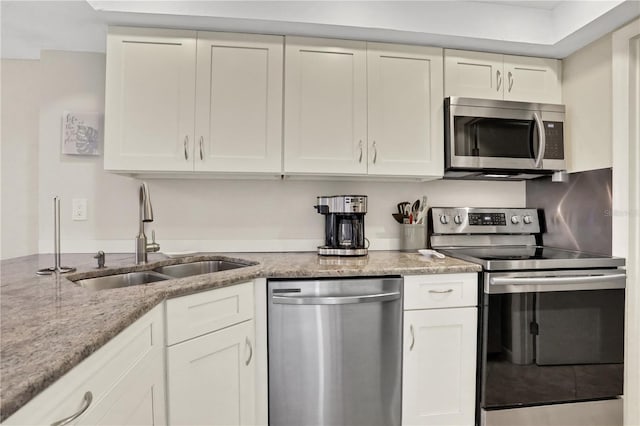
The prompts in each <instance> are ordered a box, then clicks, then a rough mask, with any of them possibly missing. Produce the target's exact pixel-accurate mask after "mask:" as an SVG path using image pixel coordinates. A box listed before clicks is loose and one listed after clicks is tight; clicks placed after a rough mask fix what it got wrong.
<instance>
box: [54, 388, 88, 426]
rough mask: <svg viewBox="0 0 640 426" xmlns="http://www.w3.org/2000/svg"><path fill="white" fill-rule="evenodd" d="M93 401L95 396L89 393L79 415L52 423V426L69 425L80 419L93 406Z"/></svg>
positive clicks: (85, 396) (86, 394)
mask: <svg viewBox="0 0 640 426" xmlns="http://www.w3.org/2000/svg"><path fill="white" fill-rule="evenodd" d="M91 401H93V394H92V393H91V392H89V391H87V392H86V393H85V394H84V397H83V402H82V407H80V410H78V412H77V413H75V414H72V415H70V416H69V417H65V418H64V419H62V420H58V421H57V422H53V423H51V426H64V425H68V424H69V423H71V422H72V421H74V420H75V419H77V418H78V417H80V416H81V415H82V414H83V413H84V412H85V411H87V408H89V406H90V405H91Z"/></svg>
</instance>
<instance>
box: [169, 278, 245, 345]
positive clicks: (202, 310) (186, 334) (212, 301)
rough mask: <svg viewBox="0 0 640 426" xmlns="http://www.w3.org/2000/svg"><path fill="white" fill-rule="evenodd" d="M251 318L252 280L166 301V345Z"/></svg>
mask: <svg viewBox="0 0 640 426" xmlns="http://www.w3.org/2000/svg"><path fill="white" fill-rule="evenodd" d="M251 318H253V282H252V281H249V282H246V283H242V284H237V285H232V286H229V287H223V288H218V289H214V290H209V291H204V292H202V293H196V294H191V295H189V296H183V297H178V298H176V299H170V300H167V345H168V346H171V345H174V344H176V343H179V342H183V341H185V340H187V339H191V338H193V337H197V336H202V335H203V334H207V333H210V332H212V331H216V330H220V329H222V328H225V327H228V326H230V325H233V324H237V323H239V322H242V321H246V320H248V319H251Z"/></svg>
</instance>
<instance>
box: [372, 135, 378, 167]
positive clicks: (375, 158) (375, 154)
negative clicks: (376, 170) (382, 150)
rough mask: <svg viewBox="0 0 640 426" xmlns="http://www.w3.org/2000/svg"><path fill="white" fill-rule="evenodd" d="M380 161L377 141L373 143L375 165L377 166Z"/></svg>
mask: <svg viewBox="0 0 640 426" xmlns="http://www.w3.org/2000/svg"><path fill="white" fill-rule="evenodd" d="M377 160H378V148H377V147H376V141H373V164H376V161H377Z"/></svg>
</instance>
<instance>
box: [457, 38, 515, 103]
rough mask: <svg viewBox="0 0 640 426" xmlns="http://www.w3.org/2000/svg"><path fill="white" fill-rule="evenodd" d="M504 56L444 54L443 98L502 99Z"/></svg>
mask: <svg viewBox="0 0 640 426" xmlns="http://www.w3.org/2000/svg"><path fill="white" fill-rule="evenodd" d="M502 56H503V55H499V54H496V53H482V52H465V51H461V50H448V49H446V50H445V51H444V69H445V72H444V95H445V96H447V97H448V96H464V97H467V98H484V99H503V95H502V88H503V81H504V77H503V69H502V68H503V65H502Z"/></svg>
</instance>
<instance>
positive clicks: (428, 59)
mask: <svg viewBox="0 0 640 426" xmlns="http://www.w3.org/2000/svg"><path fill="white" fill-rule="evenodd" d="M442 99H443V89H442V49H439V48H431V47H424V46H403V45H394V44H383V43H366V42H358V41H345V40H329V39H309V38H300V37H287V38H286V49H285V102H284V104H285V116H284V122H285V131H284V152H285V155H284V172H285V173H291V174H305V173H306V174H328V175H331V174H334V175H373V176H405V177H407V176H408V177H441V176H442V173H443V157H442V156H443V146H442V143H443V142H442V138H443V136H442V132H443V128H442V126H443V118H442V108H443V105H442Z"/></svg>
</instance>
